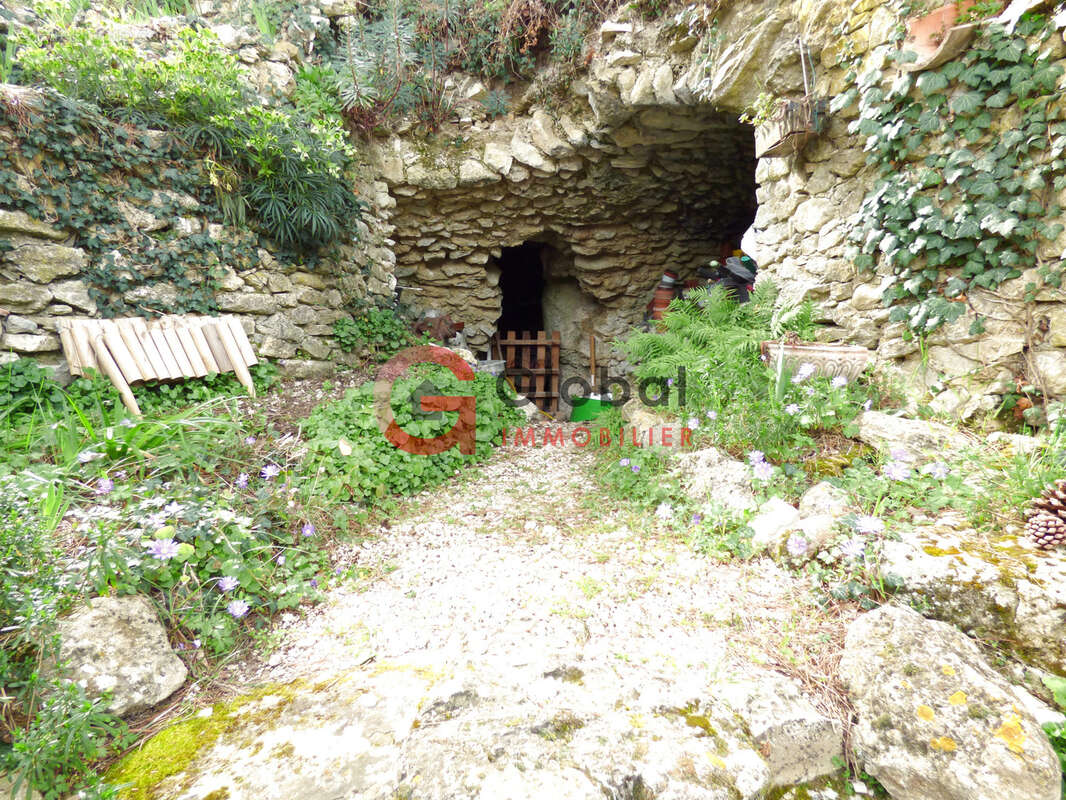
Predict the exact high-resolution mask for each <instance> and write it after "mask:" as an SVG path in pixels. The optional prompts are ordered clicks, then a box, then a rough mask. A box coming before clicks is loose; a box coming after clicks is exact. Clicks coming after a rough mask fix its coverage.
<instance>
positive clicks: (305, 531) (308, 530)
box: [300, 522, 315, 536]
mask: <svg viewBox="0 0 1066 800" xmlns="http://www.w3.org/2000/svg"><path fill="white" fill-rule="evenodd" d="M300 533H301V534H302V535H303V536H314V535H315V526H314V525H312V524H311V523H310V522H305V523H304V524H303V527H302V528H300Z"/></svg>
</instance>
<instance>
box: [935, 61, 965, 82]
mask: <svg viewBox="0 0 1066 800" xmlns="http://www.w3.org/2000/svg"><path fill="white" fill-rule="evenodd" d="M965 68H966V67H965V65H964V64H963V63H962V62H961V61H952V62H950V63H948V64H946V65H944V66H943V67H942V68H941V69H940V73H941V74H942V75H943V76H944V77H945V78H947V79H948V80H949V81H953V80H955V79H956V78H957V77H959V75H961V74H962V71H963V70H964V69H965Z"/></svg>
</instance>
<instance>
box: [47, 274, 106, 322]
mask: <svg viewBox="0 0 1066 800" xmlns="http://www.w3.org/2000/svg"><path fill="white" fill-rule="evenodd" d="M51 288H52V296H53V297H54V298H55V299H56V300H58V301H60V302H62V303H66V304H67V305H70V306H74V308H77V309H80V310H82V311H87V312H88V313H90V314H95V313H96V301H95V300H93V299H92V297H91V296H90V295H89V287H88V286H87V285H86V284H85V283H84V282H83V281H63V282H62V283H53V284H52V287H51Z"/></svg>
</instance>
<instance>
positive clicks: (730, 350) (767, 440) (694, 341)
mask: <svg viewBox="0 0 1066 800" xmlns="http://www.w3.org/2000/svg"><path fill="white" fill-rule="evenodd" d="M813 319H814V308H813V306H812V305H811V304H810V303H802V304H800V305H781V304H779V303H778V292H777V289H776V288H775V287H774V285H773V284H772V283H771V282H769V281H764V282H762V283H760V284H758V285H757V286H756V287H755V290H754V291H753V292H752V294H751V298H750V300H749V302H747V303H743V304H741V303H737V302H736V301H735V300H733V299H732V297H731V296H730V295H729V294H728V293H727V292H726V291H725V290H724V289H722V288H721V287H715V288H712V289H709V290H708V289H702V288H701V289H696V290H694V291H693V292H691V293H690V294H689V296H688V297H687V298H685V299H678V300H674V301H673V302H672V303H671V304H670V307H669V309H668V310H667V311H666V313H665V314H664V315H663V319H662V321H661V323H660V324H659V325H658V326H657V329H656V330H653V331H634V332H633V333H632V334H630V335H629V337H628V338H626V339H625V340H624V341H622V342H620V343H618V346H619V348H620V349H621V351H622V352H623V353H624V354H625V357H626V358H627V359H628V360H629V361H630V362H631V363H633V364H634V365H635V372H636V377H637V379H638V380H639V381H641V382H645V381H653V382H654V383H656V384H658V385H659V386H667V381H670V380H673V381H675V383H674V384H673V385H672V386H668V387H667V389H666V391H667V393H668V398H666V399H667V400H668V403H669V406H670V408H671V409H672V410H673V411H674V412H675V413H677V414H679V415H680V416H682V417H683V418H695V419H696V420H697V421H698V422H699V423H700V424H704V425H706V421H707V420H708V419H713V420H716V421H717V422H716V425H717V426H718V427H719V428H720V430H719V433H720V438H721V439H722V440H723V443H724V444H726V445H727V446H732V447H736V448H738V449H739V448H740V447H741V444H742V443H743V445H744V446H750V445H754V446H756V447H758V448H759V449H761V450H763V451H765V452H766V453H768V454H772V453H777V452H782V451H784V450H785V449H787V448H788V447H789V446H791V445H794V444H795V443H796V434H797V428H796V425H795V424H794V421H793V420H792V419H791V418H790V417H789V415H788V413H786V411H785V407H786V406H787V405H788V403H786V402H784V398H782V397H781V396H779V395H778V393H777V392H775V384H776V381H775V376H774V375H773V373H772V371H771V370H770V369H769V368H768V367H767V366H766V365H765V364H763V363H762V362H761V361H760V356H759V344H760V343H761V342H763V341H766V340H768V339H776V338H779V337H781V336H783V335H785V334H787V333H795V334H796V335H797V336H799V337H800V338H801V339H810V338H813V335H814V322H813ZM682 369H683V370H684V372H683V373H682V371H681V370H682ZM682 374H683V375H684V391H683V392H682V391H681V382H680V380H678V379H679V377H680V376H681V375H682ZM664 404H665V403H664Z"/></svg>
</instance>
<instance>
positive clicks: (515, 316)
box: [496, 242, 548, 332]
mask: <svg viewBox="0 0 1066 800" xmlns="http://www.w3.org/2000/svg"><path fill="white" fill-rule="evenodd" d="M547 247H548V245H545V244H538V243H536V242H527V243H526V244H522V245H519V246H518V247H505V248H503V252H502V253H501V254H500V257H499V259H497V263H498V264H499V267H500V293H501V294H502V295H503V297H502V301H501V305H502V313H501V314H500V319H499V321H498V322H497V323H496V329H497V330H498V331H501V332H503V331H519V332H522V331H539V330H543V329H544V302H543V298H544V254H545V253H544V251H545V249H546V248H547Z"/></svg>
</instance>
